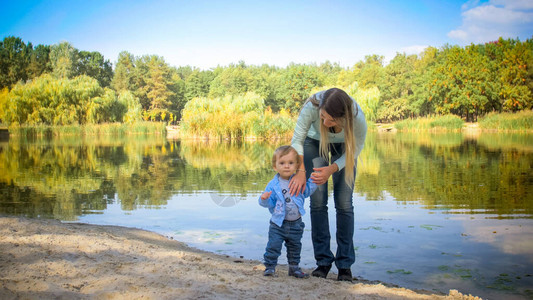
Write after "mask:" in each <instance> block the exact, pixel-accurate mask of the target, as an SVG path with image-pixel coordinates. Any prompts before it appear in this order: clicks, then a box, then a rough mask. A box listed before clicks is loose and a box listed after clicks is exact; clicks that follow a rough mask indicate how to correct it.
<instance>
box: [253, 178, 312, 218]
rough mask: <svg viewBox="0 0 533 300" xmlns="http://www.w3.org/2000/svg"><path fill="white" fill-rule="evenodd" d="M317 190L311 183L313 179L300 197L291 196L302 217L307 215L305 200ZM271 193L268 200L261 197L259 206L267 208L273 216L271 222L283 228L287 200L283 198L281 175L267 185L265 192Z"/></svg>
mask: <svg viewBox="0 0 533 300" xmlns="http://www.w3.org/2000/svg"><path fill="white" fill-rule="evenodd" d="M291 178H292V176H291ZM289 180H290V179H289ZM316 188H317V185H316V184H315V183H313V182H312V181H311V178H309V179H308V180H307V182H306V184H305V190H304V192H303V193H300V194H299V195H298V196H296V195H294V196H291V198H292V200H293V201H294V203H296V206H298V211H299V212H300V215H302V216H303V215H304V214H305V209H304V200H305V198H308V197H310V196H311V195H312V194H313V192H314V191H315V190H316ZM270 191H271V192H272V194H270V197H269V198H268V199H266V200H263V199H261V196H259V205H261V206H263V207H267V208H268V210H269V211H270V213H271V214H272V218H271V219H270V221H272V223H274V224H276V225H278V226H280V227H281V225H282V224H283V220H285V199H284V198H283V193H282V192H281V187H280V185H279V174H276V176H274V178H273V179H272V180H270V182H269V183H268V184H267V186H266V188H265V192H270Z"/></svg>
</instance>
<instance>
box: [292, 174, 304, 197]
mask: <svg viewBox="0 0 533 300" xmlns="http://www.w3.org/2000/svg"><path fill="white" fill-rule="evenodd" d="M305 182H306V179H305V172H301V171H297V172H296V174H295V175H294V176H292V179H291V181H290V182H289V192H290V193H291V196H294V195H296V196H298V195H299V194H300V193H303V192H304V191H305Z"/></svg>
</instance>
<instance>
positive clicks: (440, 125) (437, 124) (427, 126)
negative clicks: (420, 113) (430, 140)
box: [394, 115, 464, 131]
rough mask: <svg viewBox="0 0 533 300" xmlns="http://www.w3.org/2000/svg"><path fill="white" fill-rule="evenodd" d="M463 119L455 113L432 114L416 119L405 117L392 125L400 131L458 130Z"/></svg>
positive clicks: (462, 123)
mask: <svg viewBox="0 0 533 300" xmlns="http://www.w3.org/2000/svg"><path fill="white" fill-rule="evenodd" d="M463 125H464V121H463V119H461V118H460V117H458V116H455V115H444V116H433V117H425V118H418V119H406V120H402V121H398V122H396V123H394V127H395V128H396V129H398V130H401V131H418V130H434V131H438V130H459V129H461V128H462V127H463Z"/></svg>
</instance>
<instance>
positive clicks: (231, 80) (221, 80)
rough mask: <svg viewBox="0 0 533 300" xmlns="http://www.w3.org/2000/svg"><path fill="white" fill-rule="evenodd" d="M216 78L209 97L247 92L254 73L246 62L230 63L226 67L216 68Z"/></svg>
mask: <svg viewBox="0 0 533 300" xmlns="http://www.w3.org/2000/svg"><path fill="white" fill-rule="evenodd" d="M215 74H216V76H215V78H214V79H213V82H212V83H211V86H210V88H209V97H211V98H216V97H223V96H225V95H238V94H244V93H246V92H247V91H248V90H249V89H250V88H251V85H252V73H251V72H250V71H249V70H248V68H247V66H246V64H245V63H244V62H242V61H241V62H239V64H237V65H235V64H230V65H229V66H228V67H225V68H220V67H219V68H218V70H215Z"/></svg>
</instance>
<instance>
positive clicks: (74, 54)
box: [50, 42, 78, 78]
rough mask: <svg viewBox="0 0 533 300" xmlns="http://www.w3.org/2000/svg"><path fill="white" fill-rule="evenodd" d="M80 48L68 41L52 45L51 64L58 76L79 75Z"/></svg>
mask: <svg viewBox="0 0 533 300" xmlns="http://www.w3.org/2000/svg"><path fill="white" fill-rule="evenodd" d="M77 63H78V50H77V49H76V48H74V47H73V46H72V45H71V44H70V43H68V42H62V43H59V44H56V45H53V46H51V48H50V65H51V67H52V73H53V74H54V76H56V77H58V78H72V77H73V76H75V75H77Z"/></svg>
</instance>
